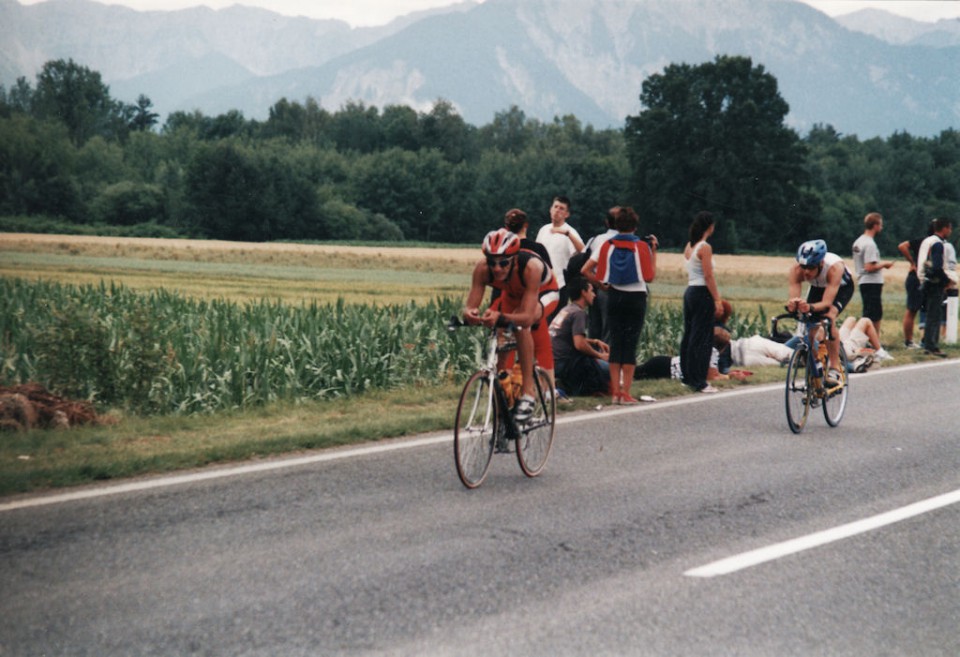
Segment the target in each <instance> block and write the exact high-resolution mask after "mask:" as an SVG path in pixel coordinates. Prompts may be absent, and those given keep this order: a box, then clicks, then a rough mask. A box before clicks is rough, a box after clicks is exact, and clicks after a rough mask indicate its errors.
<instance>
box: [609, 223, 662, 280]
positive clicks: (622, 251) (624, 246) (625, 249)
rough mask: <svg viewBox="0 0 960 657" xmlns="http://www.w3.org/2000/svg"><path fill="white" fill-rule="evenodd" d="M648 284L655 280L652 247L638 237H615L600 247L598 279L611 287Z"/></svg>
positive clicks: (626, 235)
mask: <svg viewBox="0 0 960 657" xmlns="http://www.w3.org/2000/svg"><path fill="white" fill-rule="evenodd" d="M641 277H642V278H643V280H644V281H645V282H647V283H649V282H650V281H652V280H653V277H654V270H653V254H652V252H651V251H650V245H648V244H647V243H646V242H645V241H643V240H641V239H640V238H639V237H637V236H636V235H632V234H624V233H621V234H619V235H615V236H614V237H611V238H610V239H609V240H607V241H606V242H604V243H603V246H601V247H600V255H599V258H598V259H597V278H599V279H600V280H601V281H603V282H604V283H610V284H611V285H629V284H631V283H639V282H640V279H641Z"/></svg>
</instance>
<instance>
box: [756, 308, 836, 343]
mask: <svg viewBox="0 0 960 657" xmlns="http://www.w3.org/2000/svg"><path fill="white" fill-rule="evenodd" d="M781 319H795V320H797V321H798V322H800V323H801V324H806V325H808V326H809V325H810V324H819V323H823V324H825V325H826V329H827V339H828V340H832V339H833V336H832V332H831V330H830V329H831V328H832V327H833V320H832V319H830V318H829V317H820V316H818V315H817V314H816V313H811V312H805V313H802V312H799V311H793V312H785V313H783V314H782V315H777V316H776V317H774V318H772V319H771V320H770V321H771V330H772V332H773V333H776V332H777V323H778V322H779V321H780V320H781Z"/></svg>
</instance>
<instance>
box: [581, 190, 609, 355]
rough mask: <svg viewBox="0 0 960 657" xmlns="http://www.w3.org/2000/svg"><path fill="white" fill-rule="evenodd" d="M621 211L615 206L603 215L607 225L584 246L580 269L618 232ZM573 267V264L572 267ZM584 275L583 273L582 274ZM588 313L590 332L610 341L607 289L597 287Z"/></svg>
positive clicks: (604, 222)
mask: <svg viewBox="0 0 960 657" xmlns="http://www.w3.org/2000/svg"><path fill="white" fill-rule="evenodd" d="M619 211H620V208H619V206H615V207H612V208H610V209H609V210H607V214H606V215H604V217H603V225H604V226H606V227H607V230H605V231H604V232H602V233H598V234H597V235H594V236H593V237H591V238H590V239H589V240H587V243H586V244H585V245H584V246H583V251H581V252H580V253H581V255H583V254H586V258H585V259H584V260H583V262H582V263H580V267H579V269H580V270H582V269H583V265H584V264H586V262H587V260H589V259H590V254H591V253H596V252H599V251H600V247H601V246H603V243H604V242H606V241H607V240H608V239H610V238H611V237H613V236H614V235H616V234H617V229H616V228H614V227H613V217H614V216H616V214H617V212H619ZM579 259H580V258H578V257H576V256H574V257H573V259H572V260H571V261H570V263H571V265H573V263H574V261H576V260H579ZM570 269H572V266H571V267H570ZM579 273H580V272H579V270H578V274H579ZM580 275H581V276H582V274H580ZM587 314H588V315H589V316H590V325H589V329H588V332H589V334H590V335H591V336H593V337H595V338H600V339H601V340H603V341H604V342H606V343H608V344H609V342H610V336H609V335H608V334H607V332H606V329H607V291H606V290H604V289H602V288H597V289H596V298H595V299H594V300H593V304H592V305H591V306H590V308H589V309H588V311H587Z"/></svg>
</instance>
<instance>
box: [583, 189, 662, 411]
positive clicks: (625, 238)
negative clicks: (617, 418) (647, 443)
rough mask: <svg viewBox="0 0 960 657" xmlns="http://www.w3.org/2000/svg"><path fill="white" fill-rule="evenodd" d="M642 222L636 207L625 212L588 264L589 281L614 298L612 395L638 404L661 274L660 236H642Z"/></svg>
mask: <svg viewBox="0 0 960 657" xmlns="http://www.w3.org/2000/svg"><path fill="white" fill-rule="evenodd" d="M639 223H640V218H639V217H638V216H637V213H636V212H635V211H634V209H633V208H628V207H625V208H620V209H619V210H617V213H616V216H615V217H614V220H613V227H614V228H616V230H617V234H616V235H614V236H613V237H611V238H610V239H608V240H607V241H606V242H605V243H604V244H603V245H602V246H601V247H600V248H599V249H598V250H597V251H596V252H595V253H591V254H590V259H589V260H587V264H585V265H584V266H583V270H582V271H583V275H584V277H585V278H586V279H587V280H588V281H590V282H591V283H593V284H594V285H595V286H600V287H603V289H605V290H606V291H607V294H608V297H607V299H608V305H607V323H608V327H609V328H608V329H607V334H608V335H609V336H610V343H609V344H610V357H609V363H610V395H611V397H612V400H613V403H614V404H637V403H639V402H638V401H637V400H636V399H634V398H633V397H631V396H630V386H631V384H632V383H633V372H634V370H635V369H636V366H637V343H638V342H639V341H640V331H641V330H643V321H644V319H645V317H646V314H647V283H648V282H650V281H652V280H653V279H654V276H656V273H657V238H656V237H654V236H650V238H649V239H650V241H649V243H648V242H647V241H645V240H641V239H640V238H639V237H637V236H636V232H637V226H638V225H639Z"/></svg>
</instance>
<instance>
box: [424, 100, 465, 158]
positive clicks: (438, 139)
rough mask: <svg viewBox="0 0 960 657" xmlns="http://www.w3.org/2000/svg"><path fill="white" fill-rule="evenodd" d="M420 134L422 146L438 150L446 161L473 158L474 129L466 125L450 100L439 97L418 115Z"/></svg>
mask: <svg viewBox="0 0 960 657" xmlns="http://www.w3.org/2000/svg"><path fill="white" fill-rule="evenodd" d="M420 134H421V144H422V147H423V148H433V149H436V150H438V151H440V152H441V153H442V154H443V158H444V159H445V160H446V161H447V162H452V163H454V164H456V163H457V162H463V161H464V160H473V159H475V155H476V153H475V143H474V142H475V140H474V137H475V134H476V129H475V128H473V127H472V126H469V125H467V123H466V121H464V120H463V117H461V116H460V115H459V114H458V113H457V110H456V108H455V107H454V106H453V104H452V103H451V102H450V101H447V100H443V99H442V98H441V99H439V100H437V102H436V103H434V105H433V108H432V109H431V110H430V111H429V112H428V113H426V114H421V115H420Z"/></svg>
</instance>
